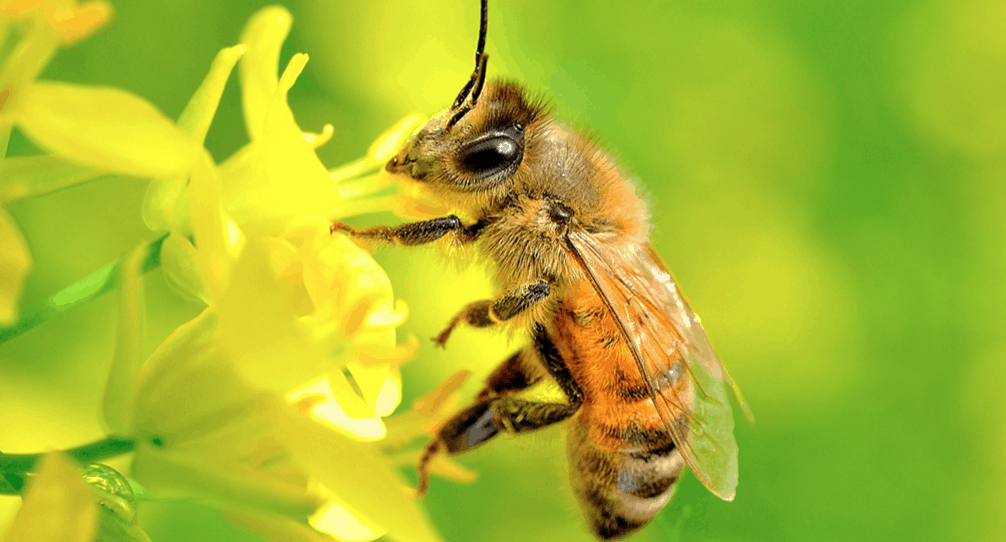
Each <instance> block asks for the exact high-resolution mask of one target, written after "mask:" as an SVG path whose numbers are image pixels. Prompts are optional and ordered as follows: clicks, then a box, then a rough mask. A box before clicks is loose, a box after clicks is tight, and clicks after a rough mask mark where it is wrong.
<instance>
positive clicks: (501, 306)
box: [434, 280, 551, 347]
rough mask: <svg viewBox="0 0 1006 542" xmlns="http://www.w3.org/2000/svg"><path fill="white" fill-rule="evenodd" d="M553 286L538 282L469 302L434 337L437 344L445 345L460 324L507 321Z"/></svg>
mask: <svg viewBox="0 0 1006 542" xmlns="http://www.w3.org/2000/svg"><path fill="white" fill-rule="evenodd" d="M550 291H551V288H550V287H549V285H548V282H545V281H544V280H539V281H538V282H535V283H532V284H528V285H525V286H521V287H520V288H517V289H516V290H513V291H512V292H508V293H506V294H503V295H501V296H499V297H497V298H496V299H483V300H481V301H475V302H473V303H469V304H468V305H466V306H465V308H463V309H461V312H459V313H458V314H457V315H455V316H454V318H452V319H451V321H450V323H449V324H447V328H446V329H444V330H443V331H442V332H440V335H437V337H436V338H435V339H434V342H436V343H437V346H440V347H443V346H444V345H445V344H446V343H447V339H448V338H449V337H450V336H451V333H452V332H453V331H454V328H455V327H457V326H458V324H461V323H465V324H468V325H470V326H472V327H490V326H493V325H496V324H498V323H500V322H505V321H507V320H509V319H511V318H513V317H515V316H517V315H518V314H520V313H522V312H524V311H526V310H527V309H529V308H531V307H532V306H534V305H536V304H537V303H539V302H541V301H542V300H543V299H545V298H546V297H548V294H549V292H550Z"/></svg>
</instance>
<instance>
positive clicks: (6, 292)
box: [0, 0, 199, 325]
mask: <svg viewBox="0 0 1006 542" xmlns="http://www.w3.org/2000/svg"><path fill="white" fill-rule="evenodd" d="M110 15H111V8H110V7H109V6H108V4H107V3H105V2H101V1H97V2H88V3H85V4H83V5H79V6H78V5H77V3H76V2H73V1H55V0H46V1H39V0H3V1H2V2H0V34H2V33H3V31H5V30H8V29H9V28H11V27H12V26H18V27H20V30H21V33H20V35H21V37H20V39H19V40H17V41H16V43H13V44H12V46H11V47H10V49H5V51H7V54H6V55H5V56H3V57H2V58H0V205H2V204H4V203H9V202H11V201H14V200H17V199H20V198H23V197H27V196H34V195H39V194H44V193H46V192H49V191H52V190H55V189H58V188H63V187H66V186H69V185H72V184H76V183H80V182H84V181H88V180H91V179H94V178H97V177H98V176H100V175H103V174H107V173H120V174H127V175H136V176H141V177H159V176H166V175H177V174H179V173H181V172H183V171H186V170H187V169H189V168H190V167H191V165H192V163H193V162H194V161H195V160H196V158H197V157H198V155H199V154H198V153H199V149H198V146H196V145H193V143H192V141H191V139H190V138H189V137H188V136H186V135H185V134H184V133H182V132H181V131H180V130H178V129H177V128H176V127H175V125H174V123H172V122H171V121H170V120H168V119H167V118H166V117H164V115H163V114H161V113H160V112H159V111H158V110H157V109H156V108H154V107H153V106H152V105H150V104H149V103H148V102H146V101H145V100H142V99H140V98H138V97H136V96H134V95H132V94H129V93H127V92H124V91H121V90H117V89H111V88H102V87H87V86H82V85H72V84H67V83H58V82H48V81H38V80H36V77H37V76H38V74H39V73H41V72H42V70H43V68H45V66H46V65H47V64H48V62H49V60H50V59H51V58H52V56H53V55H54V54H55V52H56V50H57V49H58V47H59V46H60V44H67V43H72V42H74V41H76V40H79V39H82V38H83V37H85V36H87V35H89V34H90V33H91V32H93V31H95V30H96V29H97V28H99V27H101V26H102V25H103V24H104V23H105V22H106V21H107V19H108V18H109V16H110ZM5 45H6V44H5ZM14 127H16V128H17V129H19V130H20V131H21V132H23V133H24V134H25V135H26V136H27V137H28V138H29V139H31V140H32V141H33V142H34V143H35V144H36V145H37V146H38V147H40V148H42V149H44V150H46V151H48V152H50V153H51V155H49V156H36V157H27V158H23V157H22V158H6V159H5V158H3V155H5V154H6V147H7V140H8V137H9V135H10V131H11V129H12V128H14ZM30 269H31V255H30V253H29V251H28V247H27V244H26V243H25V240H24V237H23V236H22V235H21V232H20V230H19V229H18V228H17V226H16V225H15V224H14V222H13V220H12V219H11V217H10V215H9V214H8V213H7V211H6V210H5V209H3V208H2V207H0V325H7V324H11V323H13V322H15V321H16V320H17V304H18V300H19V298H20V294H21V288H22V285H23V282H24V278H25V276H26V275H27V273H28V271H29V270H30Z"/></svg>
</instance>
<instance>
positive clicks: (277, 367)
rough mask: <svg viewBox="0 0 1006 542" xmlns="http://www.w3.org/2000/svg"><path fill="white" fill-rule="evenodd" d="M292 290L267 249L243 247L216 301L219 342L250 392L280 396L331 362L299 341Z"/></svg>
mask: <svg viewBox="0 0 1006 542" xmlns="http://www.w3.org/2000/svg"><path fill="white" fill-rule="evenodd" d="M291 290H292V286H291V285H290V284H289V283H287V282H286V281H282V280H279V277H278V276H277V274H276V272H275V271H274V270H273V264H272V260H271V250H270V246H269V244H267V243H266V242H264V241H262V240H260V239H253V240H250V241H249V242H248V246H246V247H245V249H244V251H243V252H242V254H241V259H240V260H239V261H238V263H237V265H236V266H235V268H234V274H233V276H232V277H231V284H230V288H228V290H227V291H226V293H225V294H224V295H223V296H222V298H220V300H219V302H218V304H217V313H218V314H219V317H220V331H219V341H220V345H221V346H222V348H223V349H224V350H225V351H226V352H227V353H228V355H229V356H230V357H231V359H233V360H234V364H235V368H236V370H237V371H238V373H239V374H240V375H241V377H242V378H243V379H244V380H245V381H246V382H248V383H249V384H250V385H251V386H253V387H256V388H258V389H263V390H270V391H272V392H275V393H279V394H281V395H285V394H286V393H287V392H289V391H290V390H292V389H294V388H295V387H297V386H300V385H303V384H304V383H305V382H308V381H311V380H313V379H314V378H316V377H317V376H318V375H320V374H324V373H326V372H327V371H329V370H331V368H332V364H333V362H334V360H332V358H330V357H329V356H327V355H325V354H324V352H323V351H322V350H321V348H319V347H317V346H315V345H312V344H309V343H308V342H307V341H306V339H305V337H303V336H302V334H301V331H300V329H299V327H298V324H297V319H296V314H295V312H294V307H293V304H292V300H293V294H292V291H291Z"/></svg>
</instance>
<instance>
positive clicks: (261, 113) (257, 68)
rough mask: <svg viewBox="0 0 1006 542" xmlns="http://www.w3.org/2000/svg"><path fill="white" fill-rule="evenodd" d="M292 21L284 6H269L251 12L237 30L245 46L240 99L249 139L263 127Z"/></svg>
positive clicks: (259, 134) (255, 137)
mask: <svg viewBox="0 0 1006 542" xmlns="http://www.w3.org/2000/svg"><path fill="white" fill-rule="evenodd" d="M292 24H293V17H291V16H290V12H289V11H287V10H286V8H283V7H280V6H270V7H267V8H264V9H261V10H259V11H258V12H257V13H255V15H252V18H251V20H249V21H248V24H247V25H245V29H244V32H242V33H241V43H243V44H244V45H245V46H246V47H247V48H248V51H247V52H246V53H245V56H244V59H243V60H242V61H241V67H240V76H241V103H242V105H243V106H244V113H245V126H247V128H248V136H249V137H250V138H251V139H252V140H253V141H254V140H257V139H258V138H260V137H262V132H263V130H264V129H265V128H264V127H265V117H266V110H267V109H268V108H269V104H270V102H272V99H273V94H275V93H276V87H277V86H278V84H279V77H278V73H279V51H280V48H281V47H282V46H283V40H285V39H286V35H287V34H288V33H290V25H292Z"/></svg>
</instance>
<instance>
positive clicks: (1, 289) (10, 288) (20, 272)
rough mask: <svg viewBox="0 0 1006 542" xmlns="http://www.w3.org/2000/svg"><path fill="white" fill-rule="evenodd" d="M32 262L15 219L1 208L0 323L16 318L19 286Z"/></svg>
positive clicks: (19, 297)
mask: <svg viewBox="0 0 1006 542" xmlns="http://www.w3.org/2000/svg"><path fill="white" fill-rule="evenodd" d="M31 265H32V261H31V253H30V252H29V251H28V243H27V242H26V241H25V240H24V236H23V235H21V230H20V229H19V228H18V227H17V224H15V223H14V219H13V218H11V216H10V215H9V214H7V210H6V209H4V208H2V207H0V325H10V324H13V323H14V322H16V321H17V315H18V302H19V301H20V300H21V288H23V287H24V279H25V278H26V277H27V276H28V271H30V270H31Z"/></svg>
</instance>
